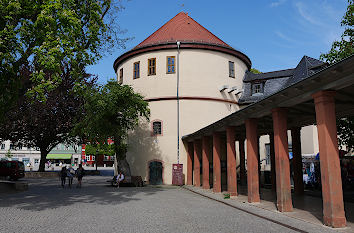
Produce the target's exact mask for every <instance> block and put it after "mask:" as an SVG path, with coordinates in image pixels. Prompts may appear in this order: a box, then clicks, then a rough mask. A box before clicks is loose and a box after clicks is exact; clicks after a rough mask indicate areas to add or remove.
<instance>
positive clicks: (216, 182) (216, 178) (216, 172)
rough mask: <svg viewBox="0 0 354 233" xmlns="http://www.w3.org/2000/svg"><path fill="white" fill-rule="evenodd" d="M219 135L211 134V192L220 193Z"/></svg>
mask: <svg viewBox="0 0 354 233" xmlns="http://www.w3.org/2000/svg"><path fill="white" fill-rule="evenodd" d="M220 141H221V138H220V134H219V133H213V192H215V193H220V192H221V165H220V158H221V154H220V152H221V151H220V146H221V145H220Z"/></svg>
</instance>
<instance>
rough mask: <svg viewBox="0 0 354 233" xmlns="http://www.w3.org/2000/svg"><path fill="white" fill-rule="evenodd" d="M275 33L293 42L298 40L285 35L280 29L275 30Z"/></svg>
mask: <svg viewBox="0 0 354 233" xmlns="http://www.w3.org/2000/svg"><path fill="white" fill-rule="evenodd" d="M274 33H275V34H276V35H277V36H278V37H280V38H281V39H283V40H286V41H288V42H291V43H295V42H297V41H296V40H294V39H292V38H290V37H288V36H286V35H284V34H283V33H282V32H280V31H275V32H274Z"/></svg>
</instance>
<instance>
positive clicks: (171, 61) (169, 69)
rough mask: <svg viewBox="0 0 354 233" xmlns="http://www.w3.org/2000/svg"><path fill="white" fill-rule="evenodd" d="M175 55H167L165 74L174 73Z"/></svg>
mask: <svg viewBox="0 0 354 233" xmlns="http://www.w3.org/2000/svg"><path fill="white" fill-rule="evenodd" d="M175 60H176V59H175V56H171V57H167V61H166V63H167V74H173V73H175Z"/></svg>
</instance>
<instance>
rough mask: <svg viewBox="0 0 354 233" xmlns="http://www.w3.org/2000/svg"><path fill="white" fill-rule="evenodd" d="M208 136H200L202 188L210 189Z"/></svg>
mask: <svg viewBox="0 0 354 233" xmlns="http://www.w3.org/2000/svg"><path fill="white" fill-rule="evenodd" d="M209 142H210V140H209V137H206V136H204V137H203V138H202V164H203V189H210V185H209V158H210V152H209Z"/></svg>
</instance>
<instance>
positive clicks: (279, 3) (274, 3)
mask: <svg viewBox="0 0 354 233" xmlns="http://www.w3.org/2000/svg"><path fill="white" fill-rule="evenodd" d="M285 2H286V0H278V1H276V2H272V3H271V4H270V7H278V6H280V5H282V4H284V3H285Z"/></svg>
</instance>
